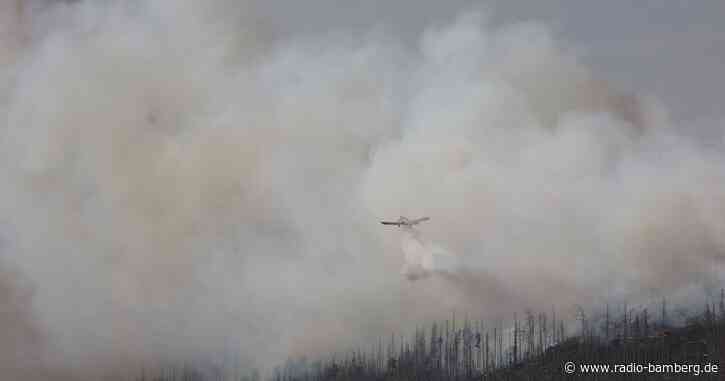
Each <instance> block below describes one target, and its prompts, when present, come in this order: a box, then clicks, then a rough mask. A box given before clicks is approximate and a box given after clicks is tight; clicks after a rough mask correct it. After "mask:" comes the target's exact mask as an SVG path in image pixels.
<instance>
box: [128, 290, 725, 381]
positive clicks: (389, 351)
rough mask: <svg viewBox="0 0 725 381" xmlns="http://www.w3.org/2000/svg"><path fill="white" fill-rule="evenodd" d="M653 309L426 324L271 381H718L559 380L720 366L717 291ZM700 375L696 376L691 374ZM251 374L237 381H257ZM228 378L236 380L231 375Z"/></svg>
mask: <svg viewBox="0 0 725 381" xmlns="http://www.w3.org/2000/svg"><path fill="white" fill-rule="evenodd" d="M656 310H657V311H655V312H652V311H650V309H648V308H645V307H632V306H628V305H627V304H622V305H619V306H616V308H615V307H612V306H609V305H606V306H604V307H603V308H602V309H601V310H599V311H597V312H596V313H589V314H588V313H586V312H585V311H584V309H582V308H580V307H577V308H576V309H575V313H574V314H573V315H571V314H570V316H557V315H556V313H555V312H553V311H551V312H548V313H534V312H532V311H525V312H524V313H523V314H515V315H514V316H512V320H511V321H509V322H503V321H498V322H494V323H490V322H488V323H487V322H484V321H480V320H470V319H468V318H464V319H462V321H459V320H457V319H456V317H455V315H454V316H452V317H451V319H449V320H446V321H441V322H434V323H432V324H431V325H430V326H428V327H419V328H416V329H414V330H413V332H412V334H411V335H408V336H407V337H405V336H402V335H396V334H393V335H391V336H389V337H387V338H385V339H380V340H379V341H378V342H377V344H376V345H375V346H374V347H373V348H368V349H367V350H361V349H359V350H352V351H349V352H347V353H344V354H337V355H334V356H331V357H330V358H329V359H327V360H317V361H309V360H307V359H304V358H298V359H290V360H288V361H287V362H286V363H285V364H284V365H283V366H280V367H278V368H276V369H275V370H274V373H273V375H272V381H358V380H366V381H367V380H379V381H406V380H430V381H454V380H455V381H460V380H483V381H509V380H511V381H513V380H531V381H534V380H536V381H540V380H568V379H571V380H574V379H578V380H581V379H587V380H625V379H636V380H664V379H667V380H680V379H698V380H720V379H722V378H721V374H722V372H720V373H709V374H705V373H701V374H699V376H697V375H694V374H692V373H689V374H687V373H675V374H672V373H669V374H663V373H656V374H647V373H625V374H616V375H615V374H596V375H595V374H589V375H586V376H585V375H582V374H577V373H576V372H575V373H574V374H566V373H565V372H564V364H565V363H566V362H569V361H571V362H573V363H575V364H632V363H634V364H647V363H653V364H670V363H675V362H676V363H679V364H701V365H703V366H704V364H707V363H713V364H716V365H718V366H719V365H720V364H723V365H725V361H723V360H725V357H723V356H725V290H722V291H721V292H720V295H719V298H717V300H712V301H710V302H709V303H705V305H704V308H703V309H702V310H700V311H695V312H691V313H690V314H689V315H688V314H686V312H685V310H684V309H682V308H680V309H674V310H673V309H671V308H670V307H669V306H668V304H667V302H666V300H664V299H663V300H662V301H661V302H660V303H659V306H657V308H656ZM572 318H575V320H573V319H572ZM701 370H703V369H701ZM261 378H262V377H261V376H260V373H259V372H258V371H256V370H254V371H252V372H250V373H249V374H248V375H247V376H243V377H239V379H238V381H258V380H261ZM138 380H143V381H203V380H227V378H225V377H224V376H223V375H222V372H220V373H218V374H216V375H211V374H209V372H204V373H202V372H198V371H196V370H194V369H193V368H188V367H186V368H181V369H178V370H173V369H172V370H168V371H166V372H163V373H162V374H161V375H155V376H149V375H144V376H142V377H140V378H138ZM235 381H237V380H236V378H235Z"/></svg>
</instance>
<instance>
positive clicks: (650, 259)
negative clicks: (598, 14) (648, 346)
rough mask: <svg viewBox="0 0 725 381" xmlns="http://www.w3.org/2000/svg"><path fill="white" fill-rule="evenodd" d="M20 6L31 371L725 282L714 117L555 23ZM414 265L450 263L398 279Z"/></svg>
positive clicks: (187, 4)
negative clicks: (295, 18) (642, 83)
mask: <svg viewBox="0 0 725 381" xmlns="http://www.w3.org/2000/svg"><path fill="white" fill-rule="evenodd" d="M17 4H18V3H17V2H5V3H2V8H0V13H1V15H2V20H1V21H2V22H1V23H0V25H1V26H2V28H3V29H2V32H3V33H2V34H1V35H0V36H2V37H1V38H2V40H0V49H1V50H0V51H1V52H2V53H1V54H0V65H2V66H0V112H1V113H2V115H3V118H2V122H0V123H1V124H0V155H2V157H1V158H0V183H2V184H3V185H2V187H0V213H1V214H0V215H1V216H2V217H0V227H1V228H0V237H2V246H0V298H2V300H0V301H2V302H3V305H7V306H9V308H6V309H3V310H1V311H0V324H2V326H3V329H4V331H5V332H17V335H16V336H13V337H12V338H11V339H9V340H1V341H0V354H10V353H18V349H20V352H22V353H30V354H31V355H29V357H32V358H35V359H37V361H36V362H34V363H32V364H27V363H24V362H19V361H15V359H16V357H13V356H16V355H15V354H14V355H13V356H10V355H3V356H0V358H2V359H1V360H0V361H6V362H0V366H2V367H3V368H5V367H7V368H8V372H13V373H10V374H13V375H18V376H17V377H23V378H25V379H27V378H29V377H38V378H40V379H42V378H43V375H44V374H47V373H43V372H50V373H53V374H56V375H57V374H60V375H68V376H69V377H72V378H73V379H84V378H87V379H99V378H100V377H102V376H103V377H113V376H117V377H124V376H129V375H133V374H137V372H138V369H141V368H145V369H154V368H157V367H163V366H164V365H166V364H178V363H180V362H192V363H194V362H196V363H202V364H219V365H220V366H223V367H225V368H226V369H234V368H243V367H246V366H249V365H255V366H261V367H269V366H271V365H274V364H276V363H278V362H280V361H282V360H283V359H285V358H286V357H287V356H290V355H300V354H307V355H308V356H314V355H316V354H324V353H329V352H332V351H336V350H344V349H347V348H349V347H350V346H353V345H357V344H359V343H371V342H375V340H376V339H377V338H378V337H379V336H385V335H387V334H389V333H390V332H391V331H392V330H400V329H401V328H402V327H406V326H410V325H414V324H415V323H420V322H423V321H430V320H433V319H440V318H442V317H447V316H449V313H450V312H451V311H453V310H456V311H460V312H469V313H470V314H475V316H485V317H491V318H496V317H501V316H508V314H510V313H511V312H513V311H520V310H521V309H523V308H532V309H546V310H548V309H549V308H551V306H552V304H553V305H554V307H555V308H557V309H560V310H562V311H569V309H570V308H571V306H573V305H574V304H575V303H578V304H581V305H587V303H591V304H597V303H600V302H601V301H603V300H611V299H614V300H624V299H626V300H628V301H630V302H632V303H647V302H649V301H651V300H653V299H657V298H659V297H661V296H663V295H666V296H668V297H671V298H673V299H675V300H676V299H678V298H684V297H687V296H692V295H695V296H697V297H700V296H701V295H702V290H703V289H705V290H706V291H707V290H709V289H711V288H712V287H717V285H719V284H721V283H720V282H722V281H723V280H725V279H723V259H725V256H724V255H725V167H724V166H723V164H725V162H724V159H725V155H723V148H724V147H723V144H725V140H724V139H725V134H724V132H725V131H723V124H722V122H721V120H722V116H721V115H720V116H718V115H712V114H707V113H706V114H704V115H695V116H693V117H692V119H693V120H696V121H697V123H696V124H697V128H698V131H700V132H703V133H698V134H694V135H695V136H692V135H693V134H692V126H693V125H695V123H690V122H684V121H680V120H679V119H680V118H671V117H670V112H669V107H670V106H669V105H667V103H666V102H662V101H660V100H659V99H658V98H657V97H653V96H642V95H640V93H644V94H647V93H649V91H647V90H646V89H645V90H644V91H638V89H626V90H621V89H620V88H619V87H616V86H612V85H611V84H610V83H609V82H607V79H608V78H607V77H606V76H602V75H600V74H599V73H598V72H596V71H593V70H592V69H591V66H590V65H588V64H587V63H585V61H583V60H582V58H580V57H579V56H578V49H577V48H571V46H572V45H576V44H571V45H570V44H569V43H568V42H567V41H566V40H563V39H561V38H558V37H556V36H555V35H554V34H553V33H552V32H551V30H550V29H549V27H547V26H546V24H541V23H537V22H516V23H509V24H505V25H499V24H498V23H494V22H493V21H490V20H491V18H492V17H493V15H492V14H489V13H486V12H485V11H484V12H472V11H468V10H466V9H462V10H457V11H456V12H454V13H459V15H458V16H455V17H453V16H451V17H453V18H451V19H447V20H443V19H440V20H439V19H435V20H434V19H431V21H430V26H428V27H426V28H425V29H424V30H423V31H422V32H420V33H415V35H416V36H417V37H415V38H411V37H405V36H403V37H400V36H399V34H398V33H397V32H396V31H394V30H393V31H386V30H385V29H384V28H383V29H382V30H372V31H368V28H367V27H364V28H362V29H363V31H362V32H360V31H356V32H349V33H332V32H329V31H327V32H325V31H307V32H305V33H303V32H302V31H298V30H296V29H295V28H294V27H293V26H290V27H289V28H284V26H283V27H281V28H280V27H279V26H278V25H276V24H277V23H279V22H280V21H279V20H283V19H284V18H280V19H275V18H274V17H271V16H270V17H269V18H265V17H264V15H267V16H269V14H270V12H271V11H274V10H275V8H273V7H272V8H270V5H268V4H267V5H265V4H266V3H264V4H263V3H261V2H260V3H257V2H253V1H249V2H246V3H245V6H244V7H242V6H241V5H240V4H239V3H238V2H232V1H224V0H219V1H214V2H204V3H203V4H202V3H201V2H194V1H170V0H169V1H166V0H160V1H152V2H137V1H133V2H113V1H105V2H94V3H91V2H72V3H55V2H53V3H51V2H29V3H25V4H27V5H26V7H25V8H24V9H20V8H17ZM400 4H407V3H405V2H403V3H400ZM265 7H266V8H265ZM320 7H321V8H322V9H326V10H327V9H328V8H326V7H323V6H322V5H320ZM494 8H495V7H494ZM328 11H329V10H328ZM329 12H330V15H331V16H330V17H332V18H334V15H335V12H334V11H329ZM271 13H274V12H271ZM341 19H343V20H344V16H341ZM362 25H363V26H365V24H364V23H363V24H362ZM421 27H422V26H421ZM411 28H412V29H415V27H411ZM313 32H314V33H313ZM400 34H401V35H404V34H405V33H402V32H401V33H400ZM718 36H722V34H719V35H718ZM407 39H412V40H413V41H415V42H414V43H411V42H410V41H407ZM673 44H676V45H675V46H679V44H677V41H675V42H673ZM594 56H595V57H596V55H594ZM588 57H591V56H588ZM691 58H692V60H694V61H696V60H697V59H698V57H691ZM595 66H596V65H595ZM640 69H641V68H640ZM654 71H655V72H656V70H654ZM678 74H681V75H682V76H688V75H693V76H702V75H704V74H703V73H695V72H694V71H688V68H687V67H683V68H682V69H681V73H678ZM710 74H711V75H712V76H713V78H715V76H716V74H717V73H710ZM664 80H666V78H665V79H663V81H664ZM629 90H634V91H629ZM674 96H675V97H676V95H674ZM665 98H667V97H665ZM671 99H673V98H671ZM675 99H676V98H675ZM709 101H710V102H713V104H717V102H721V99H720V100H717V99H710V100H709ZM678 107H679V106H678ZM707 109H708V110H709V109H710V108H707ZM719 120H720V121H719ZM701 136H707V137H710V138H711V139H709V140H708V141H707V142H705V141H704V140H703V139H702V138H701ZM706 143H707V144H706ZM398 215H408V216H411V217H416V216H419V215H427V216H430V217H431V221H429V222H427V223H425V224H423V225H420V234H421V236H420V237H423V238H424V240H423V241H420V242H422V245H421V246H420V247H416V246H415V245H412V246H411V245H410V244H411V241H410V240H409V239H410V237H409V236H406V235H405V234H400V232H398V231H395V230H392V229H383V228H381V226H380V224H379V223H378V222H377V221H378V220H379V219H381V218H395V217H397V216H398ZM423 238H421V239H423ZM413 243H415V242H413ZM406 248H407V250H413V251H416V250H427V249H430V248H436V250H439V249H440V250H443V251H445V252H446V253H448V255H450V256H452V257H454V258H455V262H456V263H457V266H456V269H457V271H454V272H452V273H451V272H446V274H445V276H443V275H440V274H433V275H432V276H429V277H426V278H424V279H420V280H418V281H415V282H411V281H409V280H408V279H406V278H405V277H404V276H401V268H402V266H403V264H404V257H405V253H404V252H405V250H406ZM6 300H7V301H8V302H7V303H6ZM697 302H698V303H699V301H697ZM5 328H7V329H5ZM24 358H27V357H24ZM8 359H9V360H8Z"/></svg>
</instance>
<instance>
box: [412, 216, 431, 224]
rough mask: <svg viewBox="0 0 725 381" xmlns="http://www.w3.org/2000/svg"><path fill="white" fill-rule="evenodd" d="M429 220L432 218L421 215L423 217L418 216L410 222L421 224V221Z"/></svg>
mask: <svg viewBox="0 0 725 381" xmlns="http://www.w3.org/2000/svg"><path fill="white" fill-rule="evenodd" d="M428 220H430V217H421V218H417V219H415V220H413V221H410V224H411V225H415V224H419V223H421V222H423V221H428Z"/></svg>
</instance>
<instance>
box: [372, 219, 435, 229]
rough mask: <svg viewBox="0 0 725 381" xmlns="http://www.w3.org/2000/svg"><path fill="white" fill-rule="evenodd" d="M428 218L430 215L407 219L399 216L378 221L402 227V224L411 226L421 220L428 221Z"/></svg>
mask: <svg viewBox="0 0 725 381" xmlns="http://www.w3.org/2000/svg"><path fill="white" fill-rule="evenodd" d="M428 220H430V217H421V218H416V219H414V220H409V219H407V218H405V217H403V216H400V218H398V220H397V221H380V223H381V224H383V225H395V226H397V227H399V228H402V227H404V226H405V227H412V226H414V225H418V224H419V223H421V222H423V221H428Z"/></svg>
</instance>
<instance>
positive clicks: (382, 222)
mask: <svg viewBox="0 0 725 381" xmlns="http://www.w3.org/2000/svg"><path fill="white" fill-rule="evenodd" d="M380 223H381V224H383V225H397V226H400V222H392V221H380Z"/></svg>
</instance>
